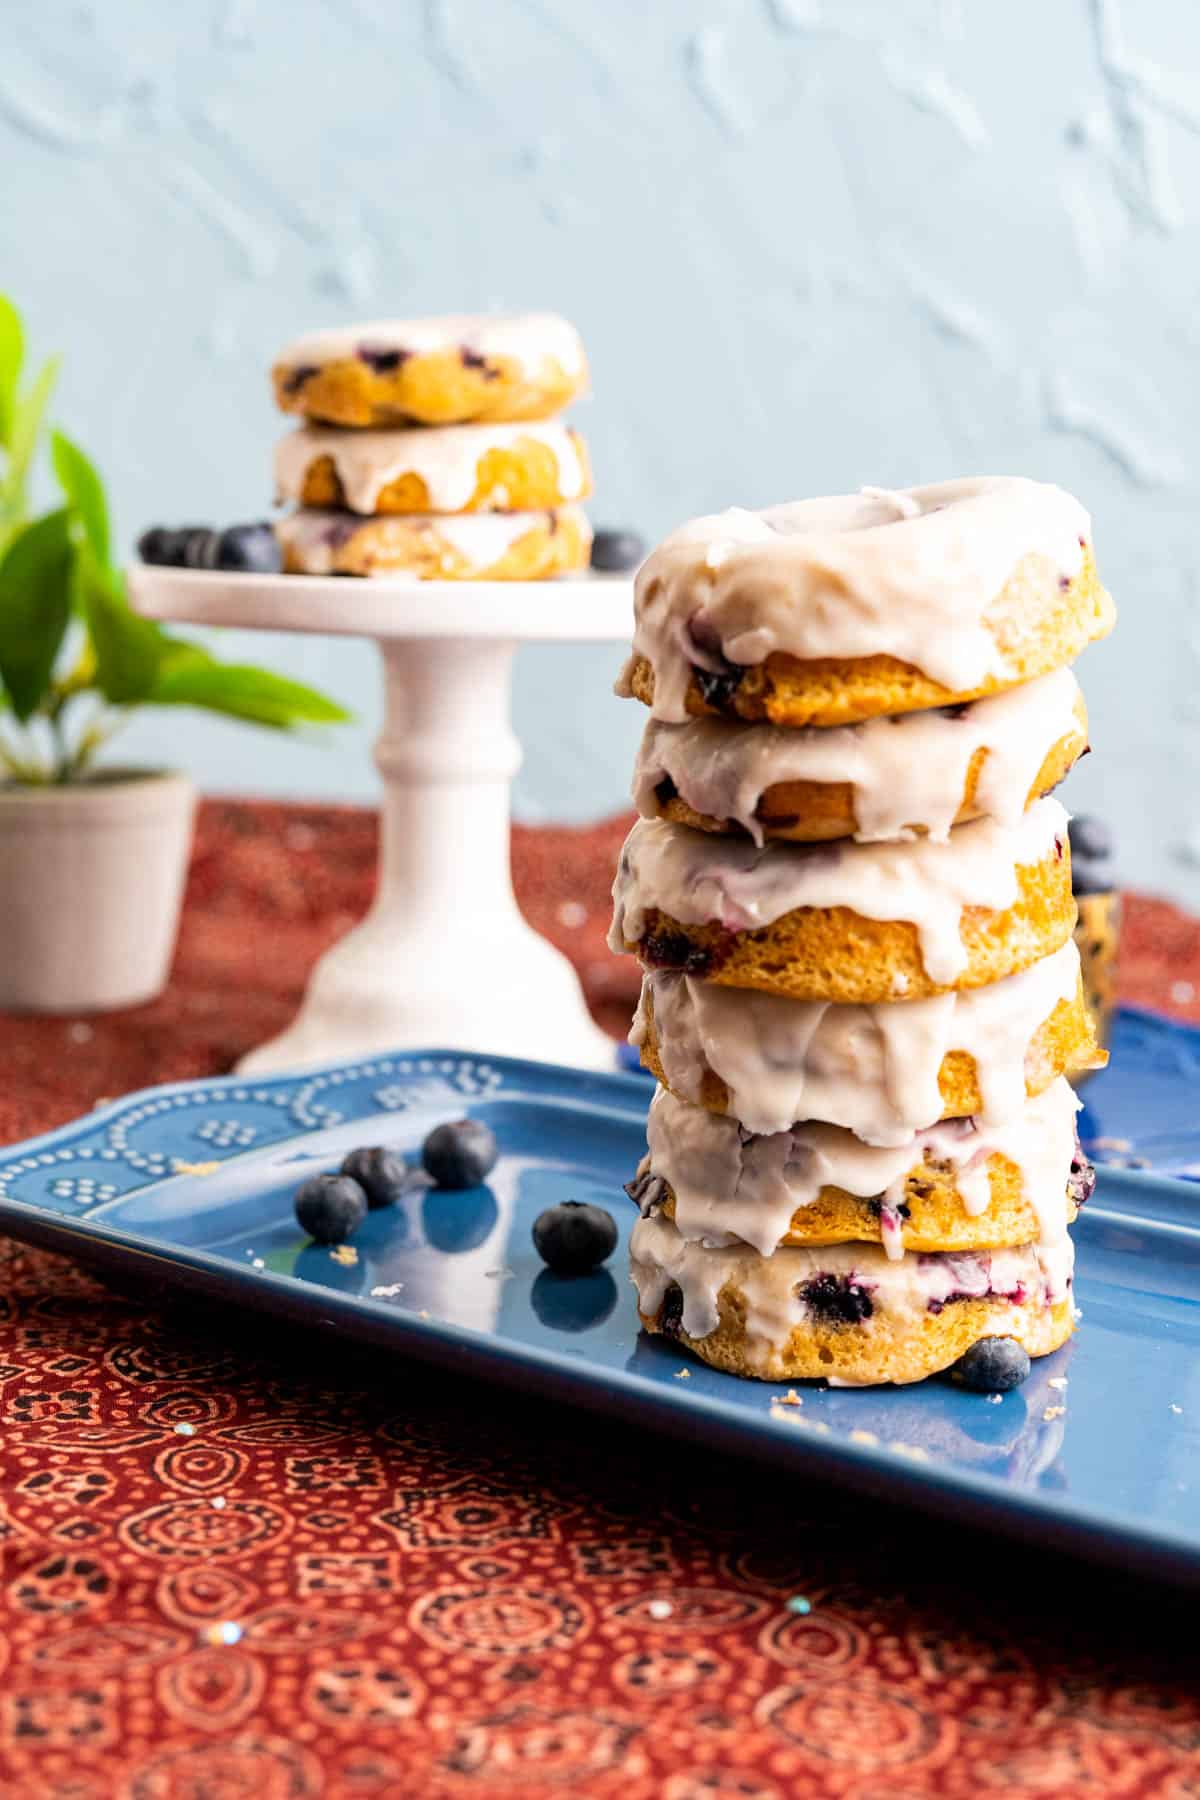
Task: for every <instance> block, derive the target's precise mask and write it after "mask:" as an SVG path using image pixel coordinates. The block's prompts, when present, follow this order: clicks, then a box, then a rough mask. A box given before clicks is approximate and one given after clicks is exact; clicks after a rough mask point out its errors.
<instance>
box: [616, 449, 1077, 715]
mask: <svg viewBox="0 0 1200 1800" xmlns="http://www.w3.org/2000/svg"><path fill="white" fill-rule="evenodd" d="M1090 535H1091V521H1090V519H1089V517H1088V515H1087V513H1086V512H1085V511H1084V509H1083V507H1082V506H1080V504H1079V502H1078V501H1077V500H1074V499H1072V497H1071V496H1070V495H1069V494H1067V493H1064V492H1063V490H1062V489H1061V488H1057V487H1052V486H1050V485H1048V484H1046V483H1043V482H1036V481H1028V480H1025V479H1023V478H1020V477H1015V476H995V477H985V478H977V479H970V480H962V481H946V482H940V483H938V484H937V485H935V486H931V487H918V488H909V489H904V490H887V491H885V492H884V493H882V494H881V493H880V492H879V491H878V490H868V491H866V492H864V493H860V494H848V495H839V496H835V497H831V498H828V499H819V500H797V501H793V502H791V503H790V504H787V505H783V506H775V507H768V508H767V509H766V510H765V511H763V512H748V511H745V510H743V509H741V508H736V507H735V508H732V509H731V510H730V511H728V512H724V513H715V514H712V515H711V516H709V517H707V518H702V519H694V520H692V521H691V522H690V523H689V524H686V525H683V526H681V527H680V529H679V530H678V531H675V532H673V533H672V534H671V536H670V537H668V538H667V539H666V540H665V541H664V542H663V543H662V544H661V545H660V546H659V548H658V549H657V550H656V551H655V552H654V553H653V555H651V556H650V557H649V558H648V559H647V561H646V562H645V563H643V565H642V567H641V569H640V571H639V573H638V577H637V584H636V607H635V627H634V637H633V656H634V658H637V657H644V658H646V659H647V660H648V661H649V662H650V664H651V666H652V667H653V670H654V680H655V688H654V707H653V710H654V715H655V717H656V718H659V719H666V720H673V721H675V722H677V723H682V722H683V721H684V720H685V719H686V718H687V716H688V715H687V709H686V706H685V698H686V694H687V688H688V683H689V680H690V677H691V671H692V668H693V666H698V667H700V668H704V669H710V670H718V671H719V670H721V669H722V668H723V667H724V666H725V664H726V663H735V664H740V665H749V666H753V665H755V664H758V663H762V662H764V661H765V660H766V658H767V657H768V656H770V655H771V654H772V653H773V652H776V651H780V652H785V653H787V654H789V655H791V656H794V657H798V658H800V659H802V660H809V659H815V658H820V657H837V658H850V659H853V658H856V657H866V656H876V655H882V656H892V657H896V658H898V659H899V660H900V661H902V662H905V663H909V664H911V665H912V666H913V667H915V668H918V669H920V670H922V671H923V672H924V673H925V674H926V675H927V676H929V677H930V679H931V680H934V681H937V682H939V683H941V685H942V686H944V687H946V688H948V689H950V690H951V691H954V692H966V691H969V690H971V689H973V688H976V687H978V686H980V685H981V684H982V683H983V682H985V681H986V680H987V679H988V678H989V677H996V678H998V679H1004V677H1005V676H1006V674H1007V673H1008V665H1007V663H1006V660H1005V657H1004V654H1003V652H1002V651H1001V649H1000V647H999V645H998V644H997V642H996V640H995V639H994V637H993V636H992V634H991V632H990V631H989V630H988V628H987V625H986V623H985V615H986V614H987V611H988V608H989V607H990V606H991V604H992V602H993V601H994V600H995V599H996V597H997V595H998V594H999V593H1000V591H1001V589H1002V588H1003V587H1004V585H1005V583H1006V582H1007V581H1008V579H1009V577H1010V576H1011V575H1012V573H1013V571H1014V569H1015V568H1016V566H1017V564H1018V563H1020V562H1021V561H1022V560H1023V559H1024V558H1026V557H1034V558H1039V559H1041V561H1040V564H1038V565H1035V569H1034V571H1031V580H1033V581H1035V582H1037V583H1041V584H1042V586H1043V588H1044V592H1045V594H1046V595H1047V596H1049V595H1051V594H1053V592H1054V591H1055V590H1056V589H1057V586H1058V583H1059V581H1060V580H1065V579H1070V578H1072V577H1074V576H1075V575H1076V574H1077V573H1078V571H1079V568H1080V565H1081V562H1082V555H1083V552H1082V549H1081V544H1080V540H1081V539H1083V540H1086V539H1088V538H1090ZM631 668H632V660H631V662H630V663H628V664H627V665H626V668H625V671H624V674H623V675H622V677H621V679H620V681H619V682H618V684H617V685H618V692H621V693H624V694H628V693H629V692H630V691H631V690H630V686H629V678H630V672H631Z"/></svg>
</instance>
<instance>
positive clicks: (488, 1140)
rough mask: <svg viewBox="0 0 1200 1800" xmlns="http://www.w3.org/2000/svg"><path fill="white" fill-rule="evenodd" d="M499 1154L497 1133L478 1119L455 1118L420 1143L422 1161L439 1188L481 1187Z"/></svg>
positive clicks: (440, 1126)
mask: <svg viewBox="0 0 1200 1800" xmlns="http://www.w3.org/2000/svg"><path fill="white" fill-rule="evenodd" d="M498 1154H499V1152H498V1151H497V1149H496V1139H495V1135H494V1133H492V1132H491V1131H489V1130H488V1128H487V1126H486V1125H484V1124H482V1123H481V1121H480V1120H479V1119H452V1120H451V1121H450V1123H449V1124H448V1125H439V1126H438V1127H437V1128H436V1129H435V1130H434V1131H431V1132H430V1134H429V1136H428V1137H427V1138H426V1139H425V1142H424V1143H423V1144H422V1145H421V1161H422V1162H423V1163H424V1165H425V1167H426V1169H427V1170H428V1171H429V1173H430V1174H431V1175H432V1176H433V1179H434V1181H435V1182H436V1183H437V1185H438V1187H440V1188H472V1187H478V1185H479V1183H480V1182H481V1181H482V1180H483V1179H484V1177H485V1176H487V1175H490V1174H491V1172H492V1170H493V1169H494V1168H495V1166H496V1157H497V1156H498Z"/></svg>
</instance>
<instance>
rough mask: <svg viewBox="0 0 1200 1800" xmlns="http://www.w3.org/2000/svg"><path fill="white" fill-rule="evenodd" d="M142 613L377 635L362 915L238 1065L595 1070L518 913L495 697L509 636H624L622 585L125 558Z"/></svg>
mask: <svg viewBox="0 0 1200 1800" xmlns="http://www.w3.org/2000/svg"><path fill="white" fill-rule="evenodd" d="M129 589H130V594H131V597H132V601H133V604H134V606H136V607H137V609H138V611H139V612H142V613H144V614H146V615H147V617H150V618H154V619H164V620H172V621H190V622H191V623H193V624H197V625H220V626H235V627H236V626H242V627H246V628H248V629H254V630H258V631H306V632H318V633H321V634H323V635H337V636H341V637H369V638H374V639H375V641H376V643H377V644H378V646H379V652H380V655H381V656H382V658H383V674H384V684H385V708H384V723H383V731H382V733H381V735H380V737H379V740H378V742H377V744H376V746H375V761H376V764H377V766H378V768H379V773H380V775H381V776H382V777H383V789H384V791H383V817H382V834H381V848H380V864H379V881H378V886H377V889H376V894H375V901H374V904H373V906H372V908H371V911H370V913H369V914H368V915H367V917H366V919H364V921H363V923H362V924H361V925H359V926H357V927H356V928H355V929H354V930H353V931H351V932H349V933H348V934H347V935H346V936H345V937H344V938H342V939H341V941H340V942H339V943H337V944H335V945H334V947H333V949H332V950H330V951H328V952H327V953H326V955H325V956H323V957H322V958H321V961H320V962H319V963H318V964H317V966H316V968H315V969H314V970H313V974H312V977H311V979H310V981H309V985H308V992H307V994H306V995H305V997H304V1001H303V1004H302V1005H301V1008H300V1011H299V1014H298V1015H297V1017H296V1019H295V1021H294V1023H293V1024H292V1025H290V1026H289V1027H288V1029H287V1030H286V1031H285V1032H283V1033H282V1034H281V1035H280V1036H279V1037H277V1038H273V1039H272V1040H271V1041H270V1042H269V1043H266V1044H263V1045H261V1046H260V1047H259V1048H258V1049H257V1050H252V1051H251V1052H250V1054H249V1055H248V1056H246V1057H244V1058H243V1059H242V1062H241V1063H240V1065H239V1069H240V1071H241V1072H243V1073H253V1074H267V1073H270V1072H271V1071H273V1070H276V1069H295V1068H303V1067H306V1066H308V1065H311V1064H313V1063H317V1062H325V1061H328V1060H330V1059H332V1058H337V1057H341V1056H354V1055H359V1054H363V1053H366V1054H370V1053H372V1052H374V1051H377V1050H396V1049H410V1048H417V1047H420V1046H437V1047H441V1046H445V1047H447V1048H452V1049H463V1050H476V1051H485V1052H491V1053H493V1054H503V1055H509V1056H527V1057H534V1058H538V1059H541V1060H543V1061H556V1062H564V1063H571V1064H574V1065H575V1066H576V1067H582V1068H611V1067H612V1064H613V1043H612V1039H611V1038H609V1037H606V1036H605V1034H604V1033H603V1032H602V1031H600V1029H599V1028H598V1027H597V1026H596V1025H595V1024H594V1023H593V1022H592V1019H591V1016H590V1015H589V1013H588V1010H587V1006H586V1004H585V1003H584V999H583V994H582V992H581V991H580V987H579V983H578V980H577V979H576V976H575V972H574V970H573V969H572V967H571V965H570V963H569V962H568V961H567V959H566V957H565V956H563V955H562V954H561V953H560V952H559V951H558V950H556V949H554V948H553V946H552V945H551V944H548V943H547V942H546V940H545V938H542V937H539V936H538V934H537V932H535V931H533V930H532V929H531V928H530V927H529V926H528V925H527V924H526V923H525V921H524V919H523V918H522V917H521V914H520V912H519V910H518V908H517V903H516V900H515V898H514V896H513V890H512V878H511V874H510V870H509V797H510V789H511V784H512V778H513V776H514V775H515V774H516V772H517V770H518V768H519V767H520V765H521V747H520V745H519V744H518V742H517V740H516V738H515V737H514V735H513V731H512V724H511V720H510V706H509V694H510V683H511V672H512V658H513V652H514V650H515V649H516V646H517V645H518V644H522V643H575V644H578V643H600V642H604V643H607V642H609V641H614V642H615V641H617V640H620V639H624V640H626V641H627V640H628V638H629V636H630V633H631V630H632V626H633V598H632V596H633V584H632V582H631V581H630V580H628V579H626V578H624V577H622V576H582V577H577V578H573V579H566V580H559V581H538V582H530V581H526V582H519V581H493V582H452V581H451V582H443V581H420V582H417V581H400V580H391V579H370V580H355V579H353V578H350V577H336V576H304V575H265V576H261V575H227V574H221V573H219V572H208V571H201V570H192V569H161V568H150V567H144V566H141V565H139V566H137V567H135V568H132V569H130V571H129Z"/></svg>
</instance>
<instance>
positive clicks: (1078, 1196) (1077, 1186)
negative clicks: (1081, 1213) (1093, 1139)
mask: <svg viewBox="0 0 1200 1800" xmlns="http://www.w3.org/2000/svg"><path fill="white" fill-rule="evenodd" d="M1095 1191H1096V1171H1095V1168H1094V1167H1093V1165H1092V1164H1091V1163H1090V1162H1089V1161H1088V1158H1087V1157H1086V1156H1085V1155H1084V1154H1083V1145H1082V1144H1081V1143H1080V1142H1079V1133H1078V1131H1077V1132H1076V1133H1075V1153H1074V1155H1073V1156H1072V1158H1071V1173H1070V1174H1069V1175H1068V1177H1067V1193H1068V1195H1069V1196H1070V1198H1071V1199H1072V1200H1073V1201H1074V1202H1075V1204H1076V1206H1086V1205H1087V1203H1088V1201H1089V1200H1090V1199H1091V1197H1092V1195H1093V1194H1094V1193H1095Z"/></svg>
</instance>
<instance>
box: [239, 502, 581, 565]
mask: <svg viewBox="0 0 1200 1800" xmlns="http://www.w3.org/2000/svg"><path fill="white" fill-rule="evenodd" d="M556 510H557V513H558V517H559V519H560V520H561V519H562V518H564V517H565V516H568V515H569V516H570V517H571V518H573V519H574V520H576V522H577V523H578V524H579V526H580V528H581V529H582V530H583V531H585V532H587V533H588V535H589V536H590V527H589V526H588V523H587V519H586V516H585V514H584V513H582V512H581V511H580V510H579V509H578V507H574V506H571V507H560V508H558V509H556ZM548 516H549V515H548V514H546V513H544V512H530V513H402V514H388V515H384V516H381V517H377V518H373V519H365V518H363V517H362V516H361V515H360V514H358V513H350V512H325V511H323V510H320V509H318V508H316V507H301V508H300V509H299V510H298V511H297V512H294V513H291V514H289V515H288V517H287V518H285V519H280V520H279V521H278V522H277V524H276V526H275V533H276V536H277V537H278V538H279V541H280V543H281V544H283V545H284V546H285V548H287V549H288V550H290V551H291V552H293V554H294V555H295V556H296V558H297V559H298V560H299V561H300V562H301V564H302V565H303V569H304V573H305V574H306V575H328V574H329V573H330V572H331V571H332V569H333V567H334V553H335V551H336V549H337V548H338V547H339V546H340V545H342V544H345V543H346V542H347V541H348V539H349V538H350V537H351V536H352V535H353V534H354V533H355V532H360V531H361V532H368V533H370V535H371V536H372V537H373V538H375V539H376V540H377V541H378V542H381V543H386V541H387V539H388V537H389V536H395V537H396V538H397V539H399V538H400V537H401V535H402V534H403V533H406V532H407V531H409V530H413V529H416V530H423V531H429V532H433V533H435V534H436V535H437V536H438V537H440V538H444V539H445V541H446V542H447V543H448V544H451V545H453V547H454V548H455V549H456V550H457V551H458V552H459V553H460V555H462V556H464V557H466V559H467V561H468V562H469V563H470V564H471V566H472V567H473V568H476V569H486V568H488V567H490V566H491V564H492V563H495V562H498V561H499V560H500V558H501V557H502V556H503V555H504V553H505V551H506V550H508V549H510V548H511V546H512V545H513V544H515V543H516V541H517V539H518V538H521V537H524V536H525V534H526V532H529V531H544V530H545V528H546V521H547V518H548ZM379 573H380V574H381V575H388V576H393V575H396V576H399V577H401V578H403V575H404V571H403V570H391V569H381V570H380V571H379Z"/></svg>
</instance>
